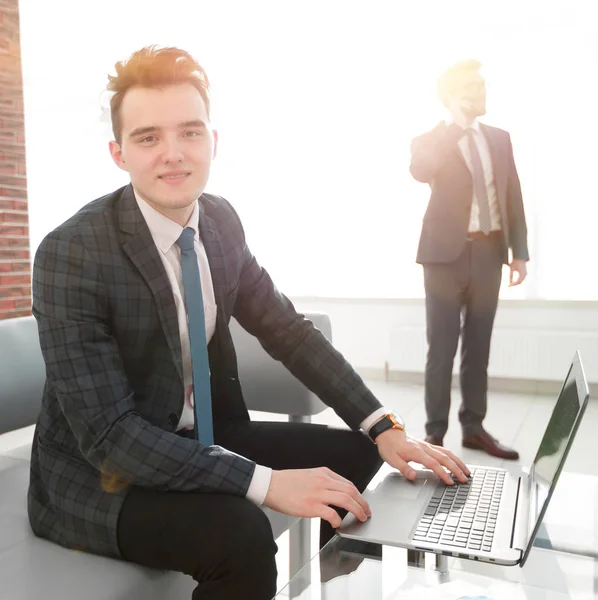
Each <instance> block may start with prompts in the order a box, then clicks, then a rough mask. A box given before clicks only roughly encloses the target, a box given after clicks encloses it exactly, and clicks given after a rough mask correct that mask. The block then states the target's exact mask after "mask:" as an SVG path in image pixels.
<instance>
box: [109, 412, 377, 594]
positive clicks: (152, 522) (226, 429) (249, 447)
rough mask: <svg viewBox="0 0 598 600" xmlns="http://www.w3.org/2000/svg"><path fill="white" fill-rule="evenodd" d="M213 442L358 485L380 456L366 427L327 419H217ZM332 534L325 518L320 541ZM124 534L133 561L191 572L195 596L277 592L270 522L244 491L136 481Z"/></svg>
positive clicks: (122, 521)
mask: <svg viewBox="0 0 598 600" xmlns="http://www.w3.org/2000/svg"><path fill="white" fill-rule="evenodd" d="M215 443H216V444H218V445H220V446H223V447H225V448H227V449H228V450H232V451H233V452H236V453H238V454H241V455H243V456H246V457H248V458H250V459H252V460H254V461H256V462H257V463H258V464H261V465H264V466H268V467H271V468H272V469H275V470H278V469H305V468H313V467H322V466H326V467H328V468H330V469H332V470H333V471H335V472H336V473H338V474H340V475H342V476H343V477H346V478H347V479H349V480H351V481H353V483H354V484H355V485H356V486H357V488H358V489H359V490H360V491H363V490H364V489H365V487H366V486H367V484H368V483H369V481H370V480H371V478H372V477H373V476H374V475H375V473H376V472H377V471H378V469H379V467H380V465H381V462H382V461H381V459H380V457H379V455H378V452H377V448H376V446H375V445H374V444H372V442H371V441H370V440H369V439H368V438H367V437H366V436H364V435H363V434H361V433H356V432H353V431H349V430H342V429H332V428H328V427H326V426H323V425H312V424H304V423H272V422H249V421H240V422H239V421H238V422H232V423H229V424H227V425H225V426H221V427H218V426H217V425H216V426H215ZM338 512H339V513H340V514H341V516H344V514H345V512H343V511H341V510H339V511H338ZM333 535H334V530H333V529H332V527H331V526H330V525H329V524H328V523H327V522H322V526H321V535H320V544H321V545H323V544H324V543H326V542H327V541H328V540H329V539H330V538H331V537H332V536H333ZM118 540H119V547H120V550H121V553H122V555H123V557H124V558H126V559H127V560H130V561H133V562H136V563H139V564H143V565H147V566H150V567H154V568H159V569H169V570H174V571H181V572H183V573H187V574H188V575H191V576H192V577H193V578H194V579H195V580H196V581H197V582H198V586H197V588H196V590H195V592H194V593H193V598H194V599H197V600H199V599H201V600H228V599H231V600H232V599H235V600H236V599H238V598H252V600H262V599H263V600H266V599H268V600H270V599H271V598H272V597H273V596H274V594H275V592H276V576H277V572H276V563H275V558H274V557H275V554H276V550H277V548H276V544H275V543H274V539H273V535H272V529H271V527H270V522H269V521H268V518H267V517H266V516H265V514H264V513H263V511H262V510H261V509H260V508H259V507H257V506H256V505H254V504H253V503H252V502H250V501H249V500H247V499H246V498H239V497H235V496H228V495H223V494H205V493H181V492H159V491H155V490H149V489H143V488H137V487H133V488H132V489H131V491H130V492H129V495H128V496H127V499H126V500H125V503H124V506H123V509H122V511H121V514H120V517H119V522H118Z"/></svg>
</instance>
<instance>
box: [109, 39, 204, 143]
mask: <svg viewBox="0 0 598 600" xmlns="http://www.w3.org/2000/svg"><path fill="white" fill-rule="evenodd" d="M114 67H115V69H116V75H108V85H107V87H106V89H107V90H108V91H109V92H114V95H113V96H112V98H111V99H110V115H111V119H112V132H113V133H114V139H115V140H116V141H117V142H118V143H119V144H120V143H121V134H122V126H121V121H120V108H121V105H122V101H123V98H124V97H125V94H126V93H127V92H128V91H129V90H130V89H131V88H133V87H145V88H162V87H165V86H168V85H177V84H179V83H190V84H191V85H193V86H194V87H195V88H196V89H197V91H198V92H199V93H200V94H201V97H202V98H203V101H204V103H205V105H206V111H207V113H208V116H209V114H210V96H209V92H210V82H209V80H208V76H207V74H206V72H205V71H204V70H203V68H202V67H201V66H200V64H199V63H198V62H197V61H196V60H195V59H194V58H193V57H192V56H191V55H190V54H189V53H188V52H185V51H184V50H179V49H178V48H158V47H157V46H147V47H146V48H142V49H141V50H138V51H137V52H134V53H133V54H131V56H130V57H129V58H128V59H127V60H123V61H121V62H117V63H116V65H115V66H114Z"/></svg>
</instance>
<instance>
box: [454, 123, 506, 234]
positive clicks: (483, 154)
mask: <svg viewBox="0 0 598 600" xmlns="http://www.w3.org/2000/svg"><path fill="white" fill-rule="evenodd" d="M471 129H472V130H473V132H474V133H473V138H474V141H475V144H476V146H477V148H478V152H479V154H480V159H481V161H482V168H483V170H484V181H485V182H486V189H487V190H488V204H489V208H490V230H491V231H500V229H501V224H500V207H499V205H498V197H497V195H496V185H495V184H494V170H493V168H492V155H491V154H490V148H489V147H488V141H487V140H486V138H485V136H484V134H483V132H482V129H481V128H480V123H479V121H478V120H475V121H474V122H473V124H472V125H471ZM459 149H460V150H461V154H463V158H464V159H465V163H466V164H467V167H468V168H469V170H470V171H471V172H473V168H472V166H471V155H470V153H469V139H468V137H467V135H464V136H463V137H462V138H461V139H460V140H459ZM468 231H469V232H470V233H473V232H477V231H480V208H479V205H478V199H477V197H476V194H475V190H474V192H473V202H472V203H471V214H470V217H469V228H468Z"/></svg>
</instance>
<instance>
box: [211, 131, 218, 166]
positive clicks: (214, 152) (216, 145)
mask: <svg viewBox="0 0 598 600" xmlns="http://www.w3.org/2000/svg"><path fill="white" fill-rule="evenodd" d="M212 137H213V138H214V149H213V150H212V159H214V158H216V154H217V153H218V131H216V129H214V130H213V131H212Z"/></svg>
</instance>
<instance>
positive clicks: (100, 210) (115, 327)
mask: <svg viewBox="0 0 598 600" xmlns="http://www.w3.org/2000/svg"><path fill="white" fill-rule="evenodd" d="M199 206H200V217H199V228H200V235H201V238H202V240H203V243H204V245H205V248H206V253H207V256H208V261H209V264H210V269H211V273H212V278H213V284H214V291H215V295H216V303H217V305H218V316H217V325H216V332H215V335H214V337H213V339H212V341H211V342H210V346H209V355H210V367H211V384H212V398H213V414H214V427H215V430H216V432H217V430H218V424H219V423H222V422H223V421H224V420H227V419H247V418H248V414H247V410H246V407H245V403H244V401H243V396H242V393H241V387H240V384H239V380H238V373H237V362H236V356H235V350H234V347H233V343H232V339H231V335H230V332H229V328H228V323H229V321H230V318H231V315H232V316H235V317H236V318H237V320H238V321H239V322H240V324H241V325H242V326H243V327H244V328H245V329H247V330H248V331H249V332H250V333H252V334H253V335H255V336H257V337H258V338H259V340H260V342H261V343H262V345H263V346H264V347H265V349H266V350H267V351H268V352H269V353H270V354H271V355H272V356H273V357H274V358H276V359H278V360H280V361H282V362H283V363H284V364H285V366H286V367H287V368H288V369H289V370H290V371H291V372H292V373H293V374H294V375H295V376H297V377H298V378H299V379H300V380H301V381H302V382H303V383H305V384H306V385H307V386H308V387H309V388H310V389H311V390H312V391H314V392H315V393H316V394H318V395H319V396H320V397H321V398H322V400H324V402H326V403H327V404H329V405H330V406H332V407H333V408H334V409H335V410H336V412H337V413H338V414H339V415H340V416H341V417H342V418H343V419H344V420H345V421H346V422H347V423H348V424H349V425H350V426H351V427H352V428H354V429H357V428H358V427H359V423H360V422H361V421H362V420H363V419H364V418H365V417H366V416H368V415H369V414H371V413H372V412H373V411H374V410H375V409H377V408H379V407H380V403H379V402H378V401H377V400H376V399H375V398H374V396H373V395H372V394H371V392H369V390H368V389H367V388H366V386H365V385H364V383H363V381H362V380H361V379H360V378H359V376H358V375H357V374H356V373H355V372H354V370H353V369H352V368H351V366H350V365H349V364H348V363H347V362H346V361H345V360H344V359H343V357H342V356H341V355H340V354H339V353H338V352H337V351H336V350H334V348H333V347H332V346H331V345H330V343H329V342H328V341H327V340H326V339H325V337H324V336H323V335H322V334H321V333H320V332H319V331H318V330H316V329H315V328H314V327H313V325H312V324H311V322H309V321H307V320H305V319H304V318H303V316H302V315H300V314H298V313H297V312H296V311H295V309H294V308H293V306H292V304H291V302H290V301H289V300H288V299H287V298H286V297H285V296H283V295H282V294H281V293H280V292H279V291H278V290H277V289H276V288H275V287H274V285H273V283H272V281H271V279H270V277H269V275H268V274H267V273H266V271H265V270H264V269H262V268H261V267H260V266H259V264H258V263H257V262H256V260H255V258H254V257H253V256H252V254H251V252H250V251H249V249H248V247H247V245H246V243H245V236H244V233H243V228H242V226H241V222H240V220H239V218H238V216H237V214H236V212H235V211H234V209H233V208H232V207H231V205H230V204H229V203H228V202H227V201H226V200H224V199H223V198H220V197H218V196H212V195H208V194H204V195H203V196H201V198H200V200H199ZM33 312H34V315H35V317H36V319H37V321H38V324H39V332H40V341H41V348H42V353H43V356H44V360H45V363H46V373H47V380H46V385H45V389H44V394H43V399H42V408H41V413H40V416H39V420H38V423H37V429H36V434H35V438H34V443H33V452H32V460H31V481H30V487H29V496H28V506H29V517H30V522H31V525H32V528H33V530H34V531H35V533H37V534H38V535H40V536H43V537H46V538H49V539H51V540H54V541H56V542H58V543H60V544H63V545H65V546H68V547H75V548H79V549H84V550H88V551H91V552H97V553H101V554H107V555H113V556H119V548H118V544H117V519H118V515H119V512H120V509H121V506H122V503H123V500H124V498H125V495H126V493H127V491H128V489H130V486H131V485H136V486H142V487H147V488H153V489H156V490H164V491H168V490H175V491H198V492H204V493H210V492H219V493H225V494H233V495H237V496H244V495H245V494H246V492H247V489H248V486H249V483H250V481H251V478H252V475H253V472H254V469H255V463H253V462H252V461H250V460H247V459H246V458H243V457H241V456H239V455H237V454H234V453H232V452H228V451H226V450H225V449H222V448H218V447H204V446H201V445H200V444H199V443H197V442H196V441H194V440H191V439H186V438H183V437H182V436H178V435H176V434H175V433H174V432H175V428H176V425H177V423H178V420H179V417H180V415H181V411H182V408H183V380H182V368H181V348H180V341H179V331H178V324H177V314H176V309H175V304H174V300H173V295H172V288H171V287H170V283H169V281H168V278H167V276H166V273H165V271H164V268H163V265H162V261H161V259H160V256H159V254H158V251H157V249H156V247H155V245H154V242H153V239H152V237H151V234H150V232H149V229H148V228H147V225H146V224H145V220H144V219H143V216H142V215H141V212H140V211H139V208H138V206H137V203H136V201H135V198H134V194H133V191H132V188H131V186H126V187H124V188H122V189H119V190H117V191H116V192H114V193H112V194H109V195H107V196H104V197H103V198H100V199H98V200H95V201H94V202H92V203H90V204H88V205H87V206H85V207H84V208H83V209H82V210H81V211H79V212H78V213H77V214H76V215H74V216H73V217H72V218H71V219H69V220H68V221H67V222H66V223H64V224H63V225H61V226H60V227H58V228H57V229H56V230H54V231H53V232H52V233H50V234H49V235H48V236H47V237H46V238H45V239H44V241H43V242H42V244H41V245H40V247H39V250H38V251H37V254H36V258H35V264H34V270H33ZM206 518H209V516H207V517H206Z"/></svg>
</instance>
